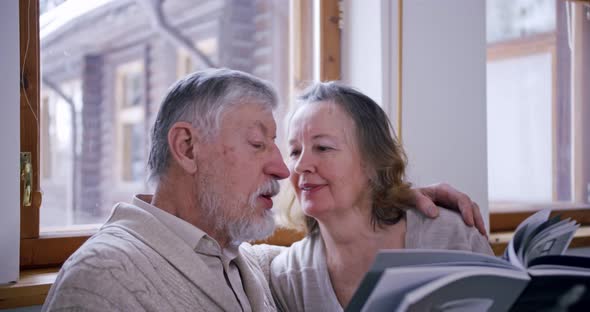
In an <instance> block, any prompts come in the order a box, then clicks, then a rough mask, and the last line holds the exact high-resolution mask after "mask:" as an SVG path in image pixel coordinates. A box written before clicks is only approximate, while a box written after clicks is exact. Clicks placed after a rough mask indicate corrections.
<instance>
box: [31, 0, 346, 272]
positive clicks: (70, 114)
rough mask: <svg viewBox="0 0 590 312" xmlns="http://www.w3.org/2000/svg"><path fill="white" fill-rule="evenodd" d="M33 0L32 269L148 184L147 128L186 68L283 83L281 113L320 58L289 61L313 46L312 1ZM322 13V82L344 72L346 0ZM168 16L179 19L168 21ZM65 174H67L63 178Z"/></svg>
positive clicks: (54, 261)
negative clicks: (342, 7) (341, 22)
mask: <svg viewBox="0 0 590 312" xmlns="http://www.w3.org/2000/svg"><path fill="white" fill-rule="evenodd" d="M30 2H31V5H30V6H21V7H20V19H21V20H22V21H25V20H26V21H29V22H28V23H26V24H23V23H21V34H24V35H25V36H28V37H29V38H30V40H28V41H26V42H27V43H26V45H24V44H23V42H24V41H22V40H21V57H22V56H23V51H27V53H28V54H27V55H28V59H27V62H26V63H23V64H24V65H23V64H21V65H22V66H23V68H22V72H23V81H26V82H27V83H26V85H23V86H21V90H22V92H24V93H26V95H27V98H28V99H32V100H31V104H30V107H29V106H28V104H26V103H25V104H26V106H25V104H21V108H22V107H27V108H28V109H26V110H25V109H21V116H22V117H21V119H22V121H21V122H22V123H23V126H21V129H26V131H24V132H21V150H22V151H28V152H31V153H32V160H33V161H32V163H33V169H34V170H35V172H40V171H37V170H38V169H40V167H44V168H46V169H48V170H46V171H45V172H47V173H46V174H42V175H38V174H35V175H34V177H33V193H32V195H33V196H32V197H33V198H32V202H33V205H32V207H24V206H22V203H21V220H22V221H23V223H22V224H21V248H20V251H21V259H20V263H21V267H23V268H29V267H40V266H52V265H60V264H61V263H63V261H64V260H65V259H66V258H67V257H68V256H69V255H70V254H71V253H72V252H74V251H75V250H76V249H77V248H78V247H79V246H80V245H81V244H82V243H83V242H84V241H85V240H86V239H88V237H89V236H90V235H92V233H94V231H96V229H97V228H98V227H99V226H100V224H101V223H102V222H104V221H105V219H106V217H107V216H108V214H109V212H110V210H111V208H112V206H113V204H114V203H116V202H118V201H121V200H125V201H129V200H130V199H131V197H132V195H133V194H135V193H140V192H149V191H150V189H149V186H148V184H147V181H145V178H146V174H145V173H146V166H145V165H146V164H145V160H146V155H147V152H148V146H149V136H148V134H149V125H150V124H151V123H152V122H153V120H154V118H155V115H156V113H157V112H158V108H159V105H160V102H161V100H162V98H163V96H164V95H165V93H166V91H167V89H168V88H169V86H170V85H171V84H172V83H174V81H175V80H177V79H178V78H179V76H181V75H182V74H183V73H188V72H192V71H194V70H197V69H206V68H208V67H227V68H232V69H238V70H242V71H245V72H249V73H251V74H254V75H256V76H258V77H260V78H263V79H266V80H268V81H270V82H271V83H273V84H275V86H276V87H277V90H278V95H279V103H280V105H281V106H280V107H279V109H278V111H277V117H276V118H277V120H278V121H281V120H283V114H284V113H286V112H287V111H288V110H289V105H290V103H291V99H292V98H294V95H295V92H296V91H297V90H298V88H300V87H301V82H302V81H313V77H312V72H313V69H312V68H311V65H312V64H314V63H313V62H312V60H311V59H310V58H307V57H305V58H306V60H307V61H306V62H296V64H297V65H296V66H294V65H293V64H294V62H291V59H301V58H302V57H304V56H308V55H311V54H312V53H311V51H312V50H313V48H314V47H313V45H312V43H311V42H312V39H313V38H314V36H313V35H312V30H313V29H314V28H313V27H312V25H310V24H309V23H308V22H309V21H310V18H311V17H312V16H314V18H315V16H316V15H313V14H312V7H313V6H312V2H313V1H311V0H291V1H273V0H261V1H243V2H242V1H238V2H235V1H230V2H228V1H222V0H219V1H217V0H214V1H206V2H199V3H197V4H195V2H194V1H189V0H167V1H162V0H160V1H147V2H149V5H146V6H144V5H140V4H141V1H131V2H128V1H86V0H66V1H61V0H55V1H52V0H31V1H30ZM39 2H41V3H39ZM147 2H146V3H147ZM151 4H153V6H152V5H151ZM146 10H154V11H155V12H151V11H150V12H147V11H146ZM320 10H321V12H320V14H318V15H317V16H318V18H319V19H318V20H317V21H316V22H314V23H320V24H321V25H322V26H321V28H320V29H321V30H322V36H321V37H320V38H324V39H322V40H325V38H327V37H329V38H331V39H330V43H329V44H324V43H322V41H320V43H321V50H322V51H323V54H322V58H323V60H322V61H319V62H317V64H318V66H321V69H320V79H322V80H328V79H329V80H334V79H338V78H339V68H340V64H339V61H340V58H339V53H340V52H339V48H340V46H339V36H340V33H339V31H340V30H339V28H338V23H337V22H335V16H337V15H338V12H339V11H338V2H337V1H336V0H327V1H322V6H321V8H320ZM153 13H156V14H153ZM153 18H162V19H164V20H163V21H154V20H152V19H153ZM162 22H163V23H164V24H167V25H168V26H170V27H167V28H166V29H162V28H160V27H159V25H162ZM105 25H106V26H105ZM105 27H106V28H105ZM295 34H297V38H296V39H293V37H294V36H295ZM304 34H307V35H304ZM320 43H318V44H320ZM178 51H182V52H178ZM178 54H180V55H185V56H187V57H180V56H179V55H178ZM180 60H181V61H180ZM179 64H182V65H179ZM71 82H75V84H74V85H73V86H70V85H69V84H70V83H71ZM295 85H297V88H296V87H295ZM21 98H22V97H21ZM39 99H43V101H44V102H43V103H40V101H39ZM56 103H62V104H63V103H65V105H62V104H59V105H58V104H56ZM60 107H61V108H60ZM40 108H41V110H42V111H43V112H41V111H40ZM37 116H40V118H38V117H37ZM40 123H41V124H40ZM279 128H280V130H279V132H278V135H279V138H278V140H277V141H278V142H279V143H281V136H282V135H284V133H283V131H282V130H283V129H282V125H281V124H280V123H279ZM64 129H67V130H64ZM62 130H64V131H65V132H63V133H65V134H62V135H61V136H60V134H59V133H62V132H60V131H62ZM57 138H59V139H60V140H62V141H63V142H62V141H57ZM44 140H46V142H43V141H44ZM60 142H62V143H63V144H64V145H63V146H62V145H60V144H61V143H60ZM39 147H40V148H39ZM58 147H63V148H62V150H59V149H58ZM50 151H56V152H50ZM60 151H61V152H60ZM48 153H50V154H48ZM59 153H61V154H59ZM57 166H60V168H66V169H64V170H62V171H59V170H61V169H59V168H58V167H57ZM58 172H59V174H62V175H65V176H66V177H67V178H64V179H62V181H58V180H59V179H57V175H58ZM40 177H41V179H39V178H40ZM52 181H56V182H60V183H62V184H65V185H66V187H65V192H67V193H68V194H69V195H67V196H62V195H60V193H59V192H53V191H52V189H51V186H50V183H51V182H52ZM41 194H43V195H41ZM51 216H55V218H52V217H51ZM64 216H66V217H64ZM43 220H53V221H55V222H53V221H51V222H49V221H48V223H44V222H45V221H43Z"/></svg>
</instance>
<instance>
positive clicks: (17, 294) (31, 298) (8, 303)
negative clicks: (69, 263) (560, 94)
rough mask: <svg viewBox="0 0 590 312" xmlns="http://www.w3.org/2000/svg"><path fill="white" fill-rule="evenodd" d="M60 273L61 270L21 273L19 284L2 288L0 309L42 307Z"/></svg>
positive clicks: (38, 270)
mask: <svg viewBox="0 0 590 312" xmlns="http://www.w3.org/2000/svg"><path fill="white" fill-rule="evenodd" d="M58 271H59V268H48V269H35V270H24V271H21V273H20V278H19V281H18V282H16V283H14V284H9V285H2V286H0V309H10V308H18V307H26V306H34V305H42V304H43V303H44V302H45V298H46V297H47V293H48V292H49V288H51V285H53V283H54V282H55V278H56V277H57V272H58Z"/></svg>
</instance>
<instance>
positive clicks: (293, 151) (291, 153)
mask: <svg viewBox="0 0 590 312" xmlns="http://www.w3.org/2000/svg"><path fill="white" fill-rule="evenodd" d="M289 156H290V157H295V156H299V150H292V151H291V152H290V153H289Z"/></svg>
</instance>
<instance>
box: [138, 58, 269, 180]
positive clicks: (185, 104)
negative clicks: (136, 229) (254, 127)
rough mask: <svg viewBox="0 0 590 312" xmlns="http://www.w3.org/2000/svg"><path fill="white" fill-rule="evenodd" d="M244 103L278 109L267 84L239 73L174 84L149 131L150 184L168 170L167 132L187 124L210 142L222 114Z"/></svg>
mask: <svg viewBox="0 0 590 312" xmlns="http://www.w3.org/2000/svg"><path fill="white" fill-rule="evenodd" d="M247 103H256V104H259V105H263V106H265V107H268V108H269V109H270V110H274V109H275V108H276V106H277V105H278V104H277V95H276V92H275V90H274V88H273V87H272V86H271V85H270V84H269V83H268V82H266V81H263V80H261V79H259V78H256V77H254V76H252V75H250V74H247V73H244V72H241V71H236V70H230V69H225V68H223V69H207V70H203V71H198V72H194V73H192V74H189V75H187V76H186V77H184V78H182V79H180V80H178V81H177V82H176V83H174V85H172V87H170V89H169V90H168V93H167V94H166V97H165V98H164V101H163V102H162V105H161V106H160V110H159V111H158V115H157V116H156V121H155V122H154V125H153V127H152V131H151V146H150V154H149V157H148V169H149V171H150V176H149V179H150V181H153V182H157V181H159V180H160V177H161V176H162V175H163V174H164V172H165V171H166V169H167V168H168V166H169V162H170V150H169V146H168V131H170V128H171V127H172V125H174V124H175V123H176V122H179V121H185V122H190V123H191V124H192V125H193V127H196V128H197V129H199V130H200V131H201V133H203V134H204V136H205V138H208V139H210V138H212V137H214V136H215V135H216V134H217V133H218V130H219V127H220V121H221V118H222V115H223V114H224V113H225V112H227V111H228V110H229V109H230V108H235V107H237V106H239V105H240V104H247Z"/></svg>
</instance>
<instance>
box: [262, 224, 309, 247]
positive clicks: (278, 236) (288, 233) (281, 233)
mask: <svg viewBox="0 0 590 312" xmlns="http://www.w3.org/2000/svg"><path fill="white" fill-rule="evenodd" d="M303 237H305V233H303V232H299V231H295V230H291V229H285V228H277V229H276V230H275V232H274V233H273V234H272V236H271V237H269V238H267V239H265V240H260V241H256V242H254V244H270V245H277V246H291V244H293V243H294V242H296V241H299V240H301V239H303Z"/></svg>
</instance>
